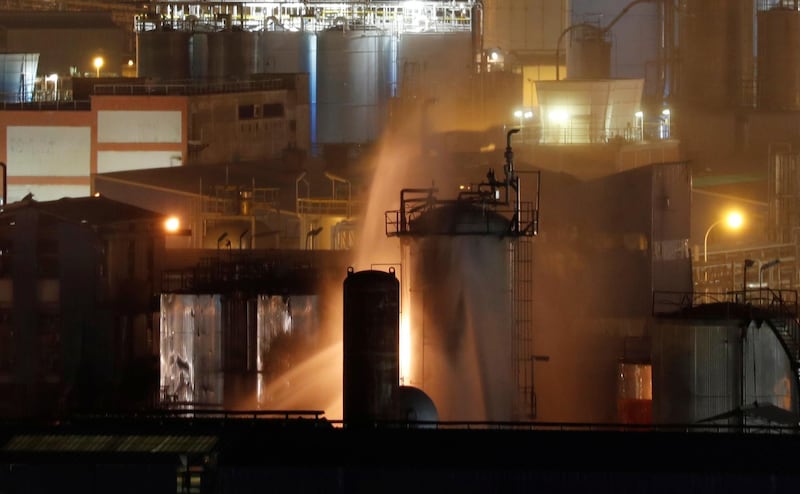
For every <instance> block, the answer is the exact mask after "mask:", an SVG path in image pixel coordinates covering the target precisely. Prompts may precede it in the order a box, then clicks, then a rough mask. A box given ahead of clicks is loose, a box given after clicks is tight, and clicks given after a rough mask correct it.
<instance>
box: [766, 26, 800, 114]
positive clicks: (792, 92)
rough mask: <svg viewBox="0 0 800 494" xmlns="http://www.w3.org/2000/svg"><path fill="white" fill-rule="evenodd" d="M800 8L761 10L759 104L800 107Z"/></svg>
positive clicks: (791, 108)
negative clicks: (799, 9)
mask: <svg viewBox="0 0 800 494" xmlns="http://www.w3.org/2000/svg"><path fill="white" fill-rule="evenodd" d="M798 53H800V12H798V11H796V10H769V11H763V12H759V13H758V85H757V87H758V107H759V108H760V109H763V110H777V111H782V110H791V111H796V110H800V58H799V57H798V56H797V54H798Z"/></svg>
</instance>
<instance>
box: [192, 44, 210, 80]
mask: <svg viewBox="0 0 800 494" xmlns="http://www.w3.org/2000/svg"><path fill="white" fill-rule="evenodd" d="M189 59H190V65H191V68H190V72H191V78H192V80H195V81H202V80H205V79H207V78H208V33H198V32H194V33H192V37H191V38H190V40H189Z"/></svg>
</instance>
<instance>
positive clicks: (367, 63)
mask: <svg viewBox="0 0 800 494" xmlns="http://www.w3.org/2000/svg"><path fill="white" fill-rule="evenodd" d="M396 51H397V49H396V40H395V38H394V37H393V36H391V35H389V34H386V33H384V32H382V31H372V30H364V31H355V30H348V29H344V30H341V29H339V30H331V31H324V32H321V33H319V34H318V35H317V141H318V142H319V143H323V144H363V143H367V142H372V141H375V140H376V139H377V138H378V137H380V135H381V132H382V131H383V128H384V126H385V123H386V115H387V112H388V106H389V98H390V97H391V96H392V89H393V87H394V85H395V84H396V81H395V80H394V79H395V75H394V74H395V72H396V65H395V63H396V58H397V54H396Z"/></svg>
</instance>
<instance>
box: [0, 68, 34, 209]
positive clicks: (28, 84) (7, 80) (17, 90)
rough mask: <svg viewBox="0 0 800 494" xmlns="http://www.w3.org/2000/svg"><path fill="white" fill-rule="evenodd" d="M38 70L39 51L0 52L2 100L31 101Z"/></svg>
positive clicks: (0, 94)
mask: <svg viewBox="0 0 800 494" xmlns="http://www.w3.org/2000/svg"><path fill="white" fill-rule="evenodd" d="M38 70H39V54H38V53H0V98H2V101H3V102H6V103H21V102H28V101H31V100H32V99H33V87H34V85H35V83H36V74H37V73H38ZM4 200H5V198H4Z"/></svg>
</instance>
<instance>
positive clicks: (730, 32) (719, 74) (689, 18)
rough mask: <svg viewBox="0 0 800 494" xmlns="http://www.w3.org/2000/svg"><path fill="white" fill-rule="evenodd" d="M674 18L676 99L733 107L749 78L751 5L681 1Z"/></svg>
mask: <svg viewBox="0 0 800 494" xmlns="http://www.w3.org/2000/svg"><path fill="white" fill-rule="evenodd" d="M682 8H683V9H684V11H683V13H682V15H681V16H680V19H679V26H680V32H679V43H678V44H679V46H680V47H685V48H684V49H681V50H680V73H679V81H678V83H679V87H678V93H679V94H678V95H679V97H680V99H681V101H683V102H686V103H692V104H695V105H698V106H699V107H702V108H716V109H725V108H731V107H733V106H735V105H738V104H739V103H740V102H741V97H742V94H743V85H744V84H750V85H752V79H753V64H754V61H753V57H754V50H755V48H754V46H753V37H752V36H753V24H754V19H753V8H752V2H751V1H749V0H747V1H745V0H736V1H732V0H704V1H702V2H685V4H684V6H683V7H682Z"/></svg>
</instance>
